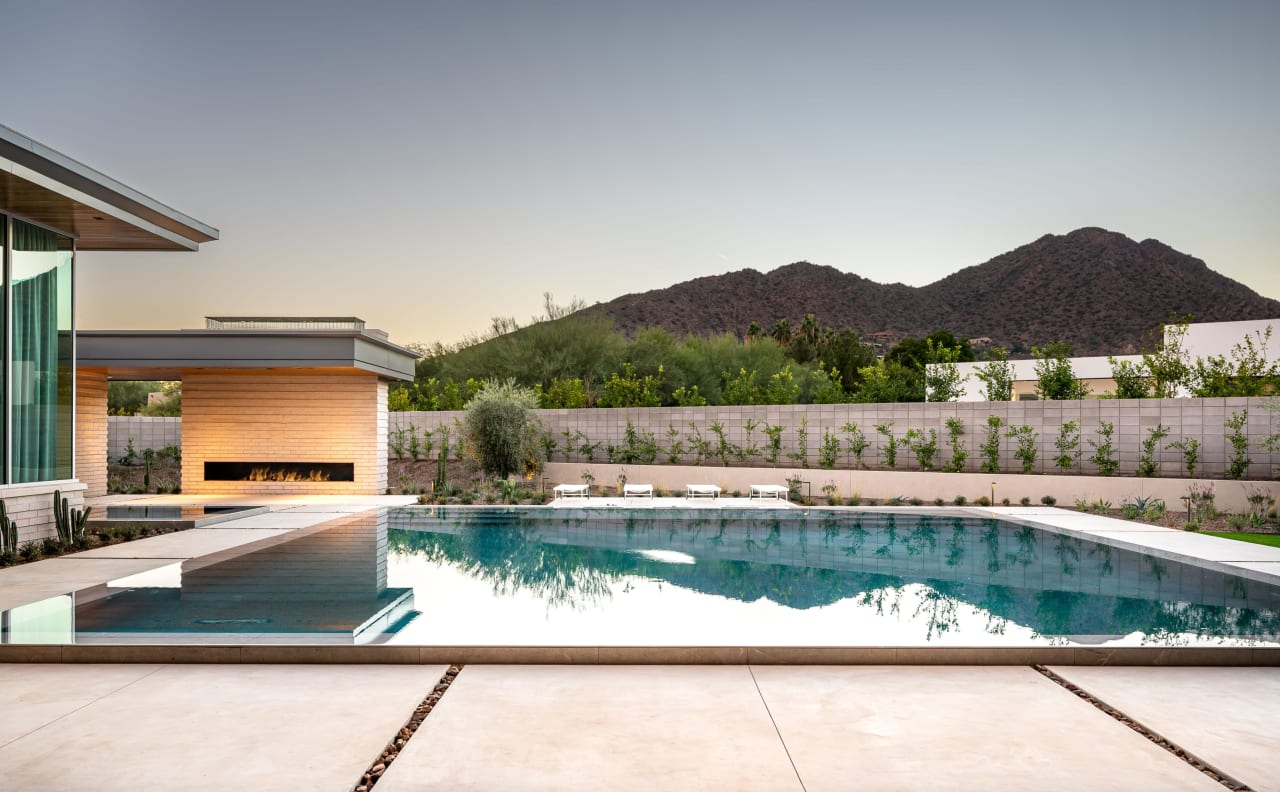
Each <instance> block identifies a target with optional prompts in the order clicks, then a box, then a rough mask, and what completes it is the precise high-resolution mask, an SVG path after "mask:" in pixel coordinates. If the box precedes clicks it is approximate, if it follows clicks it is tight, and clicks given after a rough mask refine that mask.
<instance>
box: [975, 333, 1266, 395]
mask: <svg viewBox="0 0 1280 792" xmlns="http://www.w3.org/2000/svg"><path fill="white" fill-rule="evenodd" d="M1186 327H1187V330H1186V334H1185V335H1183V337H1182V348H1183V349H1184V350H1185V351H1186V353H1187V356H1188V359H1190V360H1192V361H1194V360H1196V359H1197V358H1204V359H1206V360H1207V359H1209V358H1211V357H1224V358H1228V359H1229V358H1230V357H1231V352H1232V350H1233V349H1234V348H1235V347H1236V346H1237V345H1238V344H1241V343H1243V342H1244V341H1245V339H1246V338H1248V339H1251V340H1252V341H1253V343H1254V344H1255V345H1256V346H1258V347H1259V349H1258V351H1259V352H1262V353H1264V354H1265V355H1266V358H1267V359H1268V360H1278V359H1280V318H1278V319H1254V320H1249V321H1242V322H1199V323H1196V324H1189V325H1187V326H1186ZM1268 328H1270V330H1271V333H1270V335H1268ZM1168 332H1169V328H1167V327H1166V328H1165V333H1166V337H1167V336H1168ZM1259 341H1262V342H1263V343H1261V344H1259ZM1114 358H1115V360H1117V361H1129V362H1131V363H1133V364H1135V365H1136V364H1139V363H1141V362H1142V355H1115V356H1114ZM1009 363H1010V364H1011V365H1012V367H1013V400H1014V401H1027V400H1034V399H1035V398H1036V361H1035V360H1010V361H1009ZM983 365H986V364H985V363H960V364H958V366H957V367H958V369H959V372H960V379H961V383H960V388H961V394H960V398H959V399H957V401H962V402H976V401H986V398H985V396H984V394H983V388H984V387H985V386H984V385H983V384H982V380H980V379H978V377H977V369H978V368H979V367H980V366H983ZM1071 369H1072V371H1073V372H1074V373H1075V376H1076V379H1078V380H1080V381H1082V382H1083V383H1084V384H1085V386H1086V387H1087V388H1088V389H1089V394H1090V395H1091V396H1094V397H1098V396H1102V395H1103V394H1106V393H1114V392H1115V389H1116V381H1115V380H1114V379H1113V378H1112V376H1111V360H1110V359H1109V358H1108V357H1107V356H1105V355H1104V356H1100V357H1077V358H1071ZM1182 395H1184V396H1185V395H1187V394H1182Z"/></svg>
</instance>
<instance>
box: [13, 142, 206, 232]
mask: <svg viewBox="0 0 1280 792" xmlns="http://www.w3.org/2000/svg"><path fill="white" fill-rule="evenodd" d="M0 211H8V212H12V213H13V214H14V215H19V216H22V217H25V218H27V219H30V220H33V221H35V222H37V223H42V224H44V225H48V226H50V227H52V228H55V229H58V230H60V231H64V232H68V233H70V234H72V235H74V236H75V237H76V247H77V248H78V249H79V250H196V249H197V248H198V247H199V245H200V243H201V242H211V241H213V240H215V239H217V238H218V230H217V229H216V228H213V227H211V226H208V225H205V224H204V223H201V222H200V221H198V220H195V219H194V218H191V217H188V216H187V215H185V214H182V213H181V212H178V211H176V210H174V209H171V208H170V207H168V206H165V205H164V204H162V203H160V202H159V201H156V200H154V199H153V198H150V197H148V196H146V195H143V194H142V193H140V192H138V191H137V190H134V189H133V188H131V187H128V186H126V185H124V184H121V183H120V182H118V181H116V180H115V179H112V178H111V177H109V176H106V175H104V174H102V173H99V172H98V171H95V170H93V169H92V168H90V167H88V166H87V165H84V164H83V163H80V162H77V161H75V160H73V159H71V158H70V157H67V156H64V155H63V154H60V153H58V152H57V151H54V150H53V149H51V148H48V147H47V146H43V145H41V144H40V143H37V142H36V141H34V140H32V139H31V138H28V137H26V136H24V135H22V134H20V133H18V132H15V131H14V130H12V129H9V128H8V127H5V126H0Z"/></svg>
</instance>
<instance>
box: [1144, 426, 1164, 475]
mask: <svg viewBox="0 0 1280 792" xmlns="http://www.w3.org/2000/svg"><path fill="white" fill-rule="evenodd" d="M1168 436H1169V427H1167V426H1165V425H1164V424H1159V423H1158V424H1156V425H1155V426H1153V427H1151V428H1150V429H1148V430H1147V437H1146V439H1144V440H1143V441H1142V450H1141V451H1140V452H1139V453H1138V475H1139V476H1142V477H1143V478H1152V477H1153V476H1158V475H1160V463H1159V462H1158V461H1157V460H1156V445H1157V444H1158V443H1159V442H1160V441H1161V440H1163V439H1165V438H1166V437H1168Z"/></svg>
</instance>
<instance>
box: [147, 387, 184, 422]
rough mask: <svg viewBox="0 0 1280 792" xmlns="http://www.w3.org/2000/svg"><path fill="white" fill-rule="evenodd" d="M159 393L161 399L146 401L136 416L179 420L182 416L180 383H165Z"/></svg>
mask: <svg viewBox="0 0 1280 792" xmlns="http://www.w3.org/2000/svg"><path fill="white" fill-rule="evenodd" d="M160 392H161V393H163V394H164V396H163V398H160V399H156V400H155V401H148V402H147V403H146V405H145V406H144V407H143V408H142V409H141V410H139V411H138V415H147V416H150V417H152V418H180V417H181V416H182V383H181V382H166V383H164V386H163V387H162V388H161V391H160Z"/></svg>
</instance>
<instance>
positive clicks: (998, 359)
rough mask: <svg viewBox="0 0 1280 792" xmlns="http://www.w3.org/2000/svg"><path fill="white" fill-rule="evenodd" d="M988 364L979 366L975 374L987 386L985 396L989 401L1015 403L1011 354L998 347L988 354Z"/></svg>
mask: <svg viewBox="0 0 1280 792" xmlns="http://www.w3.org/2000/svg"><path fill="white" fill-rule="evenodd" d="M987 361H988V362H987V364H986V365H984V366H978V367H977V368H976V369H975V371H974V373H975V374H976V375H977V377H978V379H980V380H982V383H983V384H984V385H986V386H987V387H986V393H985V394H984V395H985V397H986V400H987V401H992V402H996V401H1000V402H1006V401H1013V364H1011V363H1010V362H1009V353H1008V352H1006V351H1005V350H1004V348H1003V347H996V348H995V349H992V350H991V351H990V352H988V353H987Z"/></svg>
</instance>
